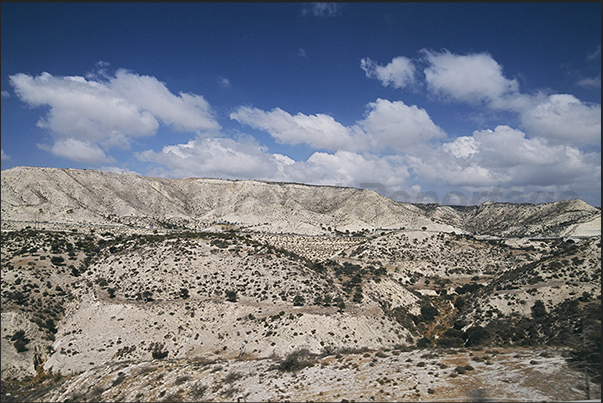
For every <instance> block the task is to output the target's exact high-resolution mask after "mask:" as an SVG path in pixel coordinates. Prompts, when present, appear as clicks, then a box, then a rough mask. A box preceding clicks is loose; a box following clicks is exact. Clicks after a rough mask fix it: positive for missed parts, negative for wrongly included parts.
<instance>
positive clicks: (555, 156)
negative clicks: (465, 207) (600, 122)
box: [408, 125, 601, 189]
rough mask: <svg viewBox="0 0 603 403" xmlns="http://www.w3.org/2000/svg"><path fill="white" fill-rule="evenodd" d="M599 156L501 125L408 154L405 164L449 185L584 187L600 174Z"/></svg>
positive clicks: (533, 187) (422, 176) (431, 180)
mask: <svg viewBox="0 0 603 403" xmlns="http://www.w3.org/2000/svg"><path fill="white" fill-rule="evenodd" d="M600 155H601V154H600V152H599V153H584V152H582V151H580V150H579V149H577V148H575V147H571V146H568V145H557V144H550V143H549V142H548V141H546V140H544V139H541V138H535V139H530V138H528V137H527V136H526V134H525V133H524V132H522V131H520V130H517V129H513V128H511V127H509V126H505V125H501V126H497V127H496V128H495V129H494V130H482V131H475V132H474V133H473V135H472V136H462V137H458V138H456V139H455V140H453V141H450V142H448V143H445V144H443V145H442V147H434V148H430V149H426V148H424V149H422V152H421V153H420V154H419V155H413V156H409V157H408V164H409V166H410V167H411V168H412V169H413V171H414V172H415V173H416V174H418V175H419V176H420V177H421V178H423V179H425V180H427V181H429V182H431V183H440V184H446V185H449V186H464V187H469V188H471V187H493V186H506V187H517V186H523V187H526V188H532V189H539V188H544V187H547V186H550V187H556V188H557V189H560V188H563V187H567V188H569V187H572V186H573V187H574V188H579V187H580V186H583V188H584V189H587V188H588V186H592V182H591V181H592V177H593V175H595V176H596V173H597V172H599V176H600V170H601V166H600ZM586 183H590V185H586Z"/></svg>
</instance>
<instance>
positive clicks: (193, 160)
mask: <svg viewBox="0 0 603 403" xmlns="http://www.w3.org/2000/svg"><path fill="white" fill-rule="evenodd" d="M136 158H138V159H139V160H140V161H142V162H152V163H155V164H159V165H161V166H163V167H165V168H166V169H163V170H161V169H155V170H154V171H153V172H152V173H153V174H154V175H159V176H169V177H178V178H181V177H191V176H193V177H211V178H229V179H262V180H271V181H288V182H300V183H308V184H317V185H321V184H322V185H333V184H337V185H341V186H359V185H360V184H362V183H369V182H375V181H379V183H382V184H384V185H386V186H388V187H389V189H394V190H399V189H401V188H402V186H403V185H404V181H405V180H406V179H407V178H408V177H409V173H408V170H407V169H406V167H405V166H404V164H403V162H402V161H401V160H400V159H399V158H398V157H396V156H388V157H378V156H375V155H371V154H364V155H363V154H358V153H354V152H349V151H337V152H335V153H327V152H315V153H313V154H312V155H311V156H310V157H309V158H308V159H307V160H305V161H294V160H293V159H291V158H289V157H287V156H285V155H282V154H278V153H270V152H269V151H268V150H267V149H265V148H264V147H261V146H260V145H259V144H257V142H256V141H255V140H254V139H252V138H242V139H239V140H234V139H227V138H203V139H194V140H190V141H189V142H187V143H184V144H176V145H171V146H166V147H164V148H163V149H162V150H161V151H159V152H155V151H152V150H147V151H144V152H140V153H136Z"/></svg>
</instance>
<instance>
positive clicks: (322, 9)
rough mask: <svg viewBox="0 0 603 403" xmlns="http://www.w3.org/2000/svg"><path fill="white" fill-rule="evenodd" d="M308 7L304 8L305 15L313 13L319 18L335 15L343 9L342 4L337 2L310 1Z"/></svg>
mask: <svg viewBox="0 0 603 403" xmlns="http://www.w3.org/2000/svg"><path fill="white" fill-rule="evenodd" d="M307 7H309V8H307ZM307 7H304V8H303V9H302V14H303V15H306V14H311V15H312V16H314V17H319V18H327V17H335V16H337V15H338V14H339V12H340V10H341V5H340V4H337V3H310V4H309V5H308V6H307Z"/></svg>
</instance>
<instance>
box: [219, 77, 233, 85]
mask: <svg viewBox="0 0 603 403" xmlns="http://www.w3.org/2000/svg"><path fill="white" fill-rule="evenodd" d="M218 83H220V85H221V86H222V87H224V88H230V86H231V83H230V80H229V79H228V78H225V77H218Z"/></svg>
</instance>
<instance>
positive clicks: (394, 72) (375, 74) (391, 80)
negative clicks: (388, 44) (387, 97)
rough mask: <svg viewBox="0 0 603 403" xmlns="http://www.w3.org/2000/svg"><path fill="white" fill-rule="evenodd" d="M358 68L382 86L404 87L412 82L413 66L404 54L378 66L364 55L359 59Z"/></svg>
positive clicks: (413, 79)
mask: <svg viewBox="0 0 603 403" xmlns="http://www.w3.org/2000/svg"><path fill="white" fill-rule="evenodd" d="M360 68H362V70H364V73H365V74H366V76H367V77H368V78H376V79H377V80H379V81H381V84H382V85H383V86H384V87H387V86H392V87H393V88H404V87H406V86H408V85H411V84H413V83H414V81H415V78H414V75H415V66H414V65H413V63H412V61H411V60H410V59H408V58H406V57H404V56H399V57H395V58H393V59H392V61H391V62H389V63H388V64H387V65H385V66H380V65H378V64H377V63H376V62H374V61H373V60H371V59H369V58H368V57H365V58H364V59H362V60H361V61H360Z"/></svg>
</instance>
